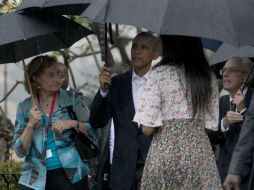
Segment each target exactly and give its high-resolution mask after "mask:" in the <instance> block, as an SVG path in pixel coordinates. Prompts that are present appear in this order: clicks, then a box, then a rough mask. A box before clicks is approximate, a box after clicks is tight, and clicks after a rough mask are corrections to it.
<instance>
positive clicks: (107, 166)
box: [101, 154, 111, 190]
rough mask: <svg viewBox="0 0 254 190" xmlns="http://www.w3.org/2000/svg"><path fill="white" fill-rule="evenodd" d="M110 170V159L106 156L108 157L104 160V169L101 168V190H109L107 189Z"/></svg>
mask: <svg viewBox="0 0 254 190" xmlns="http://www.w3.org/2000/svg"><path fill="white" fill-rule="evenodd" d="M110 169H111V164H110V157H109V154H108V157H107V159H106V162H105V163H104V168H103V177H102V178H103V179H102V188H101V190H110V188H109V179H110Z"/></svg>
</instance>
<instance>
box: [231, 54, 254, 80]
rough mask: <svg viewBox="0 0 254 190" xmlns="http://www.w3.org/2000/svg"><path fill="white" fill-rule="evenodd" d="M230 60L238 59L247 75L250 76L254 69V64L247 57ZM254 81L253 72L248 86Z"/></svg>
mask: <svg viewBox="0 0 254 190" xmlns="http://www.w3.org/2000/svg"><path fill="white" fill-rule="evenodd" d="M230 59H236V60H238V61H239V63H241V69H242V70H243V71H244V72H246V75H247V76H248V75H249V73H250V71H251V69H252V67H253V66H254V63H253V62H252V61H251V60H250V59H249V58H247V57H236V56H235V57H231V58H230ZM253 79H254V71H252V73H251V75H250V78H249V80H248V84H249V83H251V82H252V81H253Z"/></svg>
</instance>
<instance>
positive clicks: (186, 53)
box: [159, 35, 212, 117]
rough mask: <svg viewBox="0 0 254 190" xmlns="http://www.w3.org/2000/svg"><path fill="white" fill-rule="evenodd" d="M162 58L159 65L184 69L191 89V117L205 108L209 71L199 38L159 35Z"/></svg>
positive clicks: (208, 99)
mask: <svg viewBox="0 0 254 190" xmlns="http://www.w3.org/2000/svg"><path fill="white" fill-rule="evenodd" d="M161 40H162V46H163V58H162V60H161V63H159V65H169V64H171V65H172V64H173V65H177V66H179V67H181V68H183V69H184V71H185V76H186V81H187V83H188V84H189V85H187V84H186V85H187V86H190V90H191V102H192V106H193V117H194V116H195V115H196V113H197V112H198V111H204V110H205V109H207V104H208V103H209V101H210V97H211V91H212V87H211V86H212V85H211V71H210V68H209V64H208V62H207V60H206V58H205V55H204V52H203V46H202V42H201V40H200V38H197V37H187V36H176V35H161ZM187 90H189V89H187Z"/></svg>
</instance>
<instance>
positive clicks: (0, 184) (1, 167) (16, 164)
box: [0, 160, 23, 190]
mask: <svg viewBox="0 0 254 190" xmlns="http://www.w3.org/2000/svg"><path fill="white" fill-rule="evenodd" d="M22 166H23V162H22V161H11V160H8V161H6V162H2V163H0V174H16V177H17V179H19V175H20V173H21V170H22ZM7 179H8V181H10V184H11V185H10V186H9V187H10V190H15V189H17V181H16V180H15V178H13V177H12V178H11V177H8V176H7ZM0 189H7V184H6V182H5V181H4V178H3V177H2V178H0Z"/></svg>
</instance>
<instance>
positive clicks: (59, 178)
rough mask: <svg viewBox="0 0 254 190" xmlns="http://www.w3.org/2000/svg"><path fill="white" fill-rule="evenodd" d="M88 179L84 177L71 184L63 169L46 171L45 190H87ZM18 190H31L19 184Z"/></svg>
mask: <svg viewBox="0 0 254 190" xmlns="http://www.w3.org/2000/svg"><path fill="white" fill-rule="evenodd" d="M88 189H89V188H88V178H87V176H85V177H84V178H83V179H81V180H80V181H78V182H76V183H74V184H72V183H71V182H70V180H69V179H68V178H67V176H66V174H65V172H64V170H63V168H59V169H55V170H49V171H47V179H46V190H88ZM18 190H32V189H31V188H28V187H26V186H24V185H21V184H19V185H18Z"/></svg>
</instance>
